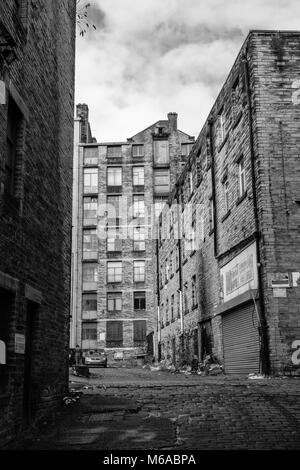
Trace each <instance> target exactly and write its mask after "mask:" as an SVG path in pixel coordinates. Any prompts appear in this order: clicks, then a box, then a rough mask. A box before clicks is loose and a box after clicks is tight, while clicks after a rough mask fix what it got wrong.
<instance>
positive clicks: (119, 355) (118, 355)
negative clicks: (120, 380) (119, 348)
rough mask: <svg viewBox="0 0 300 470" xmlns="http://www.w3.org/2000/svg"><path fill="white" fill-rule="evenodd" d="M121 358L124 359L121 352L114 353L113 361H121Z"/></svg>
mask: <svg viewBox="0 0 300 470" xmlns="http://www.w3.org/2000/svg"><path fill="white" fill-rule="evenodd" d="M123 357H124V354H123V352H116V353H115V354H114V359H123Z"/></svg>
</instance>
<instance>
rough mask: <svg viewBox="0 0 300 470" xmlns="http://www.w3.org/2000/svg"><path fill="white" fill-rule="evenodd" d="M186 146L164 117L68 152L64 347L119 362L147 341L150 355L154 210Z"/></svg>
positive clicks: (173, 121)
mask: <svg viewBox="0 0 300 470" xmlns="http://www.w3.org/2000/svg"><path fill="white" fill-rule="evenodd" d="M81 106H82V105H80V107H81ZM78 134H80V130H79V131H78V132H77V135H78ZM193 143H194V138H193V137H191V136H189V135H187V134H185V133H184V132H181V131H180V130H178V129H177V114H176V113H169V114H168V119H167V120H162V121H158V122H156V123H155V124H153V125H151V126H149V127H148V128H147V129H145V130H143V131H141V132H139V133H138V134H136V135H135V136H133V137H132V138H130V139H127V141H124V142H108V143H104V142H103V143H102V142H100V143H99V142H98V143H96V142H93V143H91V142H90V143H82V142H81V143H79V144H78V145H77V146H76V147H77V149H78V150H77V151H76V150H75V154H76V155H75V158H76V162H75V164H74V168H75V167H77V168H78V169H79V170H78V174H77V177H76V181H75V180H74V181H75V184H74V187H75V189H74V191H75V192H76V194H75V200H76V201H77V203H76V204H77V206H76V207H74V212H73V218H74V223H75V224H76V227H77V228H76V229H75V228H74V236H73V260H74V269H73V273H74V276H73V281H72V282H73V290H72V291H73V299H72V320H71V323H72V325H71V332H72V334H71V347H74V346H75V345H76V344H78V345H80V346H81V347H82V349H83V350H84V351H86V350H88V349H95V348H96V349H97V348H105V349H106V351H107V353H108V356H109V362H111V361H114V360H119V361H120V362H119V363H121V362H122V360H127V359H130V360H132V359H135V358H136V357H138V356H140V355H141V356H143V355H144V354H145V353H146V351H147V341H146V337H147V336H148V341H149V347H150V349H151V332H153V330H154V328H155V317H156V315H155V311H154V303H155V296H154V290H153V285H154V273H155V269H153V257H154V251H153V250H154V249H155V240H154V241H153V240H152V235H153V234H152V231H153V226H154V218H155V211H156V213H158V212H159V211H160V210H161V208H162V206H163V204H165V202H166V200H167V198H168V196H169V194H170V187H172V186H173V185H174V184H175V181H176V179H177V177H178V175H179V173H180V172H181V169H182V165H183V164H184V162H185V160H186V155H188V153H189V151H190V149H191V147H192V145H193Z"/></svg>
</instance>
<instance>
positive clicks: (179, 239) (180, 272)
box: [175, 186, 184, 335]
mask: <svg viewBox="0 0 300 470" xmlns="http://www.w3.org/2000/svg"><path fill="white" fill-rule="evenodd" d="M175 198H176V205H177V224H178V260H179V289H177V292H179V311H180V332H181V334H182V335H183V332H184V318H183V298H182V263H181V237H182V230H181V207H180V205H179V190H178V186H177V192H176V196H175Z"/></svg>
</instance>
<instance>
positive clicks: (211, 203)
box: [209, 199, 214, 232]
mask: <svg viewBox="0 0 300 470" xmlns="http://www.w3.org/2000/svg"><path fill="white" fill-rule="evenodd" d="M213 229H214V201H213V199H210V200H209V231H210V232H211V231H212V230H213Z"/></svg>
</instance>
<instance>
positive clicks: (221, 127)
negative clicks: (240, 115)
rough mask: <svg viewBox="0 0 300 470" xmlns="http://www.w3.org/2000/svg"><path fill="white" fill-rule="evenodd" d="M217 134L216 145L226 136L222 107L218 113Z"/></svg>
mask: <svg viewBox="0 0 300 470" xmlns="http://www.w3.org/2000/svg"><path fill="white" fill-rule="evenodd" d="M217 134H218V145H220V144H221V143H222V142H223V140H224V139H225V137H226V130H225V113H224V108H222V109H221V111H220V113H219V115H218V123H217Z"/></svg>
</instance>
